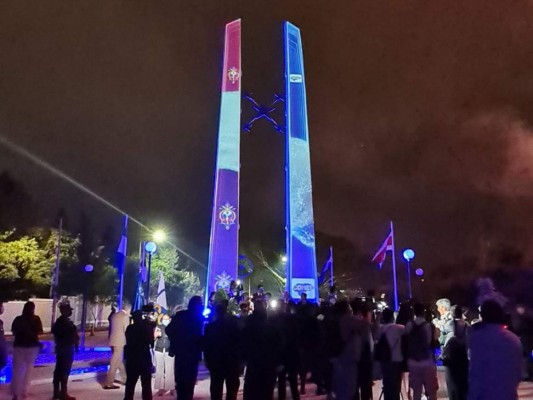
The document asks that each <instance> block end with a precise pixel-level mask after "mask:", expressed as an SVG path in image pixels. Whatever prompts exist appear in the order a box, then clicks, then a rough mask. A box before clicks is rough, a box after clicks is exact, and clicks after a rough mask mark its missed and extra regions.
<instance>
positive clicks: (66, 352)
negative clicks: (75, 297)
mask: <svg viewBox="0 0 533 400" xmlns="http://www.w3.org/2000/svg"><path fill="white" fill-rule="evenodd" d="M59 312H60V313H61V316H60V317H59V318H58V319H57V321H56V322H55V323H54V325H53V326H52V333H53V335H54V340H55V344H56V367H55V370H54V379H53V385H54V396H53V398H54V400H75V398H74V397H72V396H69V394H68V393H67V385H68V376H69V375H70V370H71V368H72V362H73V361H74V350H75V349H76V350H77V349H78V345H79V341H80V337H79V336H78V331H77V329H76V325H74V323H73V322H72V321H71V320H70V317H71V315H72V307H71V306H70V304H69V303H66V302H65V303H60V304H59Z"/></svg>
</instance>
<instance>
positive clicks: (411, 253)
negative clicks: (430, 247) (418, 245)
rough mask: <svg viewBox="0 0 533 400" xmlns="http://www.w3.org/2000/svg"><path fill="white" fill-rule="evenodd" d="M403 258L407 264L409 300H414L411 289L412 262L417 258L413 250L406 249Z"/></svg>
mask: <svg viewBox="0 0 533 400" xmlns="http://www.w3.org/2000/svg"><path fill="white" fill-rule="evenodd" d="M403 258H404V259H405V261H406V262H407V283H408V285H409V300H410V299H412V298H413V292H412V289H411V260H412V259H413V258H415V252H414V251H413V250H412V249H406V250H404V252H403Z"/></svg>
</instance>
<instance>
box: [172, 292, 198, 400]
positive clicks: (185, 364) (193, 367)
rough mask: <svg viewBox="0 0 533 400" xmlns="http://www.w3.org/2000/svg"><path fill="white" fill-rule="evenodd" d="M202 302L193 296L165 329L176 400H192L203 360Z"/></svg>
mask: <svg viewBox="0 0 533 400" xmlns="http://www.w3.org/2000/svg"><path fill="white" fill-rule="evenodd" d="M202 310H203V306H202V298H201V297H200V296H193V297H191V299H190V300H189V305H188V307H187V310H183V311H179V312H177V313H176V315H174V317H173V318H172V321H170V324H169V325H168V326H167V328H166V332H167V335H168V338H169V340H170V353H171V354H172V355H173V356H174V377H175V380H176V392H177V400H192V398H193V396H194V385H195V384H196V379H197V377H198V363H199V362H200V358H201V356H202V327H203V323H204V318H203V316H202Z"/></svg>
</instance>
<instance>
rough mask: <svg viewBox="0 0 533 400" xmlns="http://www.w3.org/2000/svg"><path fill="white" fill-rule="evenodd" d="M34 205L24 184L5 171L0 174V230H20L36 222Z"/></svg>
mask: <svg viewBox="0 0 533 400" xmlns="http://www.w3.org/2000/svg"><path fill="white" fill-rule="evenodd" d="M36 215H37V212H36V207H35V205H34V204H33V202H32V200H31V197H30V195H29V194H28V193H27V192H26V189H25V188H24V185H23V184H22V183H20V182H19V181H17V180H16V179H15V178H13V177H12V176H11V174H10V173H9V172H7V171H4V172H2V173H1V174H0V230H11V229H14V228H15V227H16V228H18V230H20V231H24V230H25V229H27V228H29V227H31V226H32V225H33V224H35V222H36Z"/></svg>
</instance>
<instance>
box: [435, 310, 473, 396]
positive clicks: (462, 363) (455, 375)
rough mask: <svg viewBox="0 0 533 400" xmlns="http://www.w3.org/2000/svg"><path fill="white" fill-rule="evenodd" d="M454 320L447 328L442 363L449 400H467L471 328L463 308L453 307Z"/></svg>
mask: <svg viewBox="0 0 533 400" xmlns="http://www.w3.org/2000/svg"><path fill="white" fill-rule="evenodd" d="M450 313H451V315H452V317H453V320H451V321H449V322H448V326H446V327H445V330H446V332H448V334H447V335H446V338H445V340H444V346H443V348H442V355H441V358H442V363H443V365H444V369H445V374H446V388H447V391H448V397H449V400H466V398H467V396H468V350H467V335H468V330H469V328H470V326H469V325H468V323H467V322H466V321H465V320H464V319H463V308H462V307H461V306H453V307H452V308H451V310H450Z"/></svg>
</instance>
